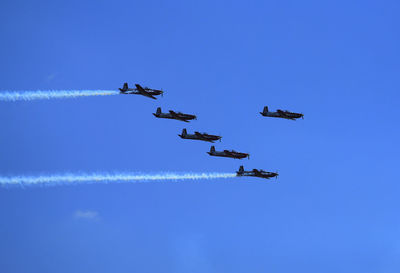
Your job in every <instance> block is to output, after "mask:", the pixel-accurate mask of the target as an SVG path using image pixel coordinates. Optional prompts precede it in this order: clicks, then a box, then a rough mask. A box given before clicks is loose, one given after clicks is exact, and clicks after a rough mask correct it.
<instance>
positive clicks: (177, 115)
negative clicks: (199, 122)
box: [153, 107, 197, 122]
mask: <svg viewBox="0 0 400 273" xmlns="http://www.w3.org/2000/svg"><path fill="white" fill-rule="evenodd" d="M153 115H154V116H155V117H157V118H168V119H176V120H181V121H184V122H189V120H192V119H197V117H196V116H195V115H189V114H183V113H181V112H178V113H176V112H174V111H172V110H169V113H162V112H161V107H158V108H157V112H156V113H153Z"/></svg>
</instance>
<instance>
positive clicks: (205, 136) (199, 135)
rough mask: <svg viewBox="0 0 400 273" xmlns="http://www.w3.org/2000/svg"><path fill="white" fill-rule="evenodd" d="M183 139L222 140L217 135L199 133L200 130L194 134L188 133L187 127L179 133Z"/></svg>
mask: <svg viewBox="0 0 400 273" xmlns="http://www.w3.org/2000/svg"><path fill="white" fill-rule="evenodd" d="M178 136H180V137H181V138H183V139H194V140H203V141H208V142H212V143H214V141H216V140H219V141H221V138H222V137H220V136H215V135H209V134H206V133H199V132H194V134H188V133H187V131H186V129H183V130H182V134H180V135H178Z"/></svg>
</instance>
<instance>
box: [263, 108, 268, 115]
mask: <svg viewBox="0 0 400 273" xmlns="http://www.w3.org/2000/svg"><path fill="white" fill-rule="evenodd" d="M266 113H268V106H265V107H264V109H263V114H266Z"/></svg>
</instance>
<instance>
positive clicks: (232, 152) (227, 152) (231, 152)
mask: <svg viewBox="0 0 400 273" xmlns="http://www.w3.org/2000/svg"><path fill="white" fill-rule="evenodd" d="M224 153H225V154H227V155H228V156H233V155H234V153H235V151H228V150H224Z"/></svg>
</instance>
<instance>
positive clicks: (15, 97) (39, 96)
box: [0, 90, 119, 101]
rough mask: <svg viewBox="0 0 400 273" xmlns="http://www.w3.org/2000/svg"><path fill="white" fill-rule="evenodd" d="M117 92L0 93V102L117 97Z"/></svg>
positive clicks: (55, 91) (51, 91)
mask: <svg viewBox="0 0 400 273" xmlns="http://www.w3.org/2000/svg"><path fill="white" fill-rule="evenodd" d="M118 94H119V92H118V91H113V90H48V91H40V90H39V91H20V92H12V91H2V92H0V101H20V100H23V101H30V100H49V99H63V98H77V97H89V96H111V95H118Z"/></svg>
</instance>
